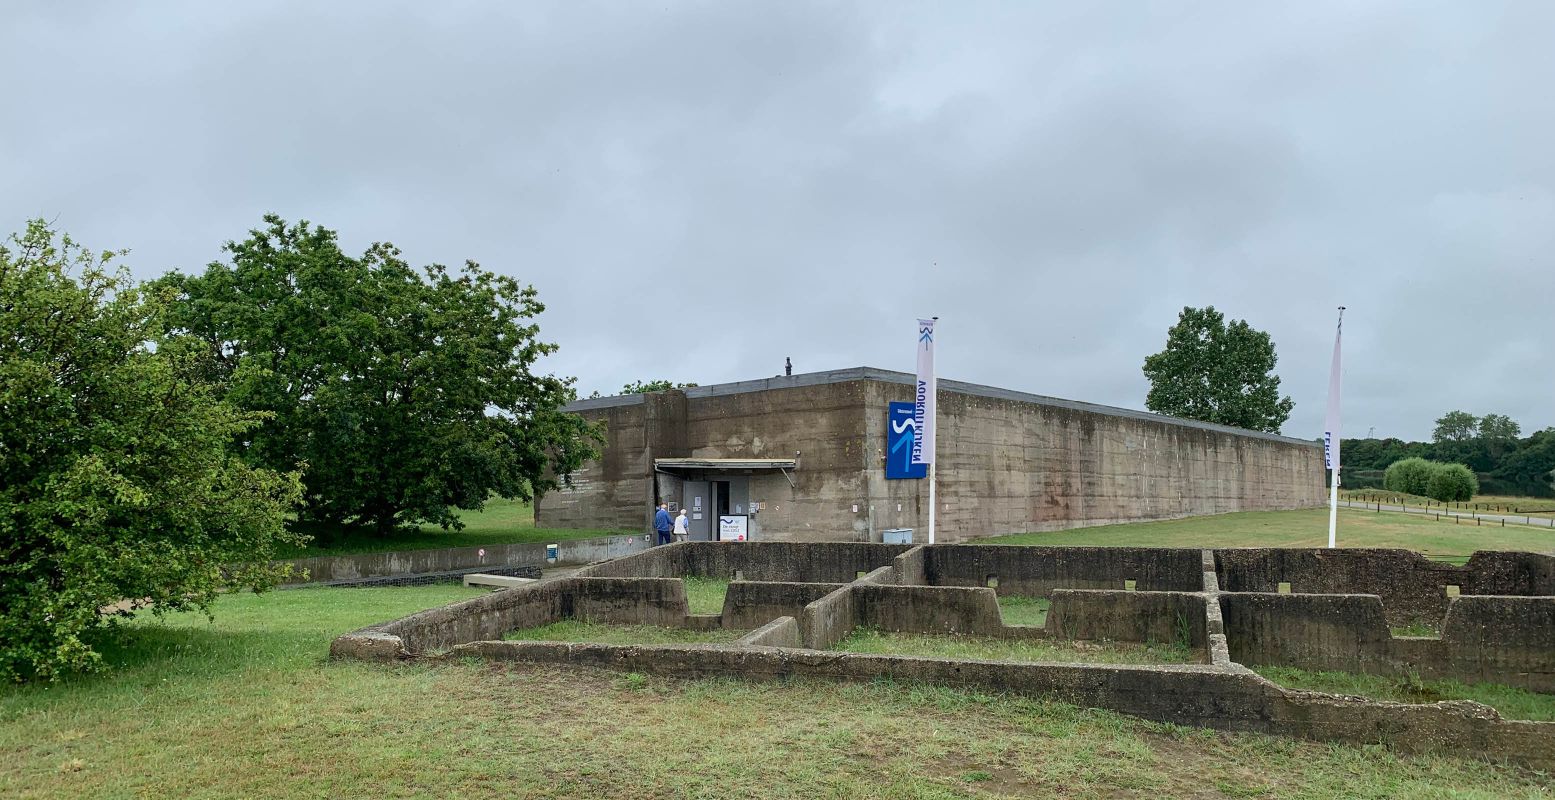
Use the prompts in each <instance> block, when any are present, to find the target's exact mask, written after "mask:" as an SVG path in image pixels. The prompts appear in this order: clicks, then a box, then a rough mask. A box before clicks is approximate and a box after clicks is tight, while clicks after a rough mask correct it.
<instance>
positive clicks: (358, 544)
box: [276, 497, 641, 558]
mask: <svg viewBox="0 0 1555 800" xmlns="http://www.w3.org/2000/svg"><path fill="white" fill-rule="evenodd" d="M459 518H460V520H461V521H462V522H464V528H463V529H461V530H457V531H455V530H447V531H445V530H443V529H442V528H439V527H437V526H436V525H423V526H421V527H420V528H415V529H409V530H403V531H396V532H394V533H392V534H389V535H388V536H379V535H378V534H376V533H373V532H370V531H353V530H339V529H322V528H318V527H303V528H302V531H303V532H304V533H307V534H309V535H311V536H313V537H314V538H313V541H312V542H310V543H308V544H307V545H306V546H304V547H288V548H283V549H282V550H281V551H280V552H279V553H278V554H277V556H276V557H277V558H311V557H313V556H343V555H357V554H360V553H389V552H399V551H402V550H440V549H443V548H448V547H481V546H485V545H494V544H533V543H546V544H548V543H551V542H560V541H568V540H573V539H595V538H598V537H601V536H618V535H621V534H640V533H641V531H608V530H573V529H566V528H536V527H535V512H534V508H533V507H532V506H531V505H530V504H528V503H525V502H522V501H519V500H504V499H502V498H500V497H494V498H492V499H490V500H487V501H486V507H485V508H483V509H481V510H480V511H461V512H459Z"/></svg>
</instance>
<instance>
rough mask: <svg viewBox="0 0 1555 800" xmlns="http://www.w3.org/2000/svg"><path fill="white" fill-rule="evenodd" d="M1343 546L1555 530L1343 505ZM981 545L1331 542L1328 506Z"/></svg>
mask: <svg viewBox="0 0 1555 800" xmlns="http://www.w3.org/2000/svg"><path fill="white" fill-rule="evenodd" d="M1338 538H1339V546H1340V547H1396V548H1402V549H1405V550H1415V551H1418V552H1421V553H1425V554H1426V555H1430V556H1435V557H1443V558H1446V557H1453V558H1452V559H1451V560H1456V561H1460V562H1461V561H1462V560H1463V559H1467V558H1468V556H1469V555H1470V554H1472V553H1473V552H1474V551H1475V550H1526V551H1529V552H1534V553H1552V552H1555V531H1551V530H1550V529H1548V528H1531V527H1527V526H1524V525H1508V526H1506V527H1505V528H1503V527H1500V526H1499V525H1486V526H1484V527H1477V526H1475V525H1474V524H1472V522H1471V523H1470V524H1467V525H1465V524H1456V525H1455V524H1453V523H1451V522H1447V521H1442V522H1437V521H1436V520H1434V519H1432V518H1430V517H1425V516H1421V515H1417V514H1405V513H1403V512H1393V513H1386V512H1384V513H1381V514H1378V513H1376V512H1373V511H1361V510H1359V509H1345V508H1341V509H1339V534H1338ZM977 543H978V544H1035V545H1092V546H1108V547H1324V546H1326V545H1327V544H1328V509H1326V508H1323V509H1319V508H1311V509H1299V510H1296V511H1245V512H1241V513H1237V514H1218V515H1216V516H1212V517H1189V518H1187V519H1174V520H1163V521H1160V522H1136V523H1131V524H1128V525H1102V526H1098V527H1094V528H1076V529H1074V530H1067V531H1054V532H1052V533H1019V534H1015V535H1013V536H1000V537H996V538H992V539H979V540H977Z"/></svg>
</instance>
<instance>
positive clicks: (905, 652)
mask: <svg viewBox="0 0 1555 800" xmlns="http://www.w3.org/2000/svg"><path fill="white" fill-rule="evenodd" d="M832 649H834V650H843V651H846V652H849V653H877V654H880V655H895V656H925V657H928V658H959V659H977V660H983V661H1023V662H1037V663H1041V662H1046V663H1055V662H1056V663H1092V664H1200V663H1203V662H1204V654H1203V652H1202V651H1194V650H1190V649H1188V648H1186V647H1182V646H1179V645H1175V644H1171V645H1163V644H1135V643H1132V642H1085V641H1077V640H1073V639H996V638H993V637H987V636H955V635H948V634H921V633H896V632H892V631H881V630H876V629H874V628H863V627H861V628H855V629H854V630H853V632H852V633H851V634H849V635H848V637H847V638H846V639H843V640H842V641H840V642H838V643H837V645H836V646H835V647H833V648H832Z"/></svg>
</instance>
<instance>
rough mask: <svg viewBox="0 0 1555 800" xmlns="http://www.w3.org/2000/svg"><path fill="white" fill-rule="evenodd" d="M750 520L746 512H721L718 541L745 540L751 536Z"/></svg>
mask: <svg viewBox="0 0 1555 800" xmlns="http://www.w3.org/2000/svg"><path fill="white" fill-rule="evenodd" d="M750 520H751V518H750V517H749V516H747V515H745V514H720V515H719V516H718V541H720V542H743V541H745V540H747V539H749V538H750Z"/></svg>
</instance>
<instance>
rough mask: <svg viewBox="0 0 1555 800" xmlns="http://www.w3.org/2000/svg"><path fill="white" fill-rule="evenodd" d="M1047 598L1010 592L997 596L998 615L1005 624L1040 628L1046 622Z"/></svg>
mask: <svg viewBox="0 0 1555 800" xmlns="http://www.w3.org/2000/svg"><path fill="white" fill-rule="evenodd" d="M1047 609H1048V599H1047V598H1046V597H1025V596H1023V595H1018V594H1011V595H1001V596H1000V597H999V616H1000V618H1001V619H1002V620H1003V621H1004V624H1006V625H1027V626H1030V627H1033V628H1040V627H1042V626H1043V625H1046V624H1047Z"/></svg>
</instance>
